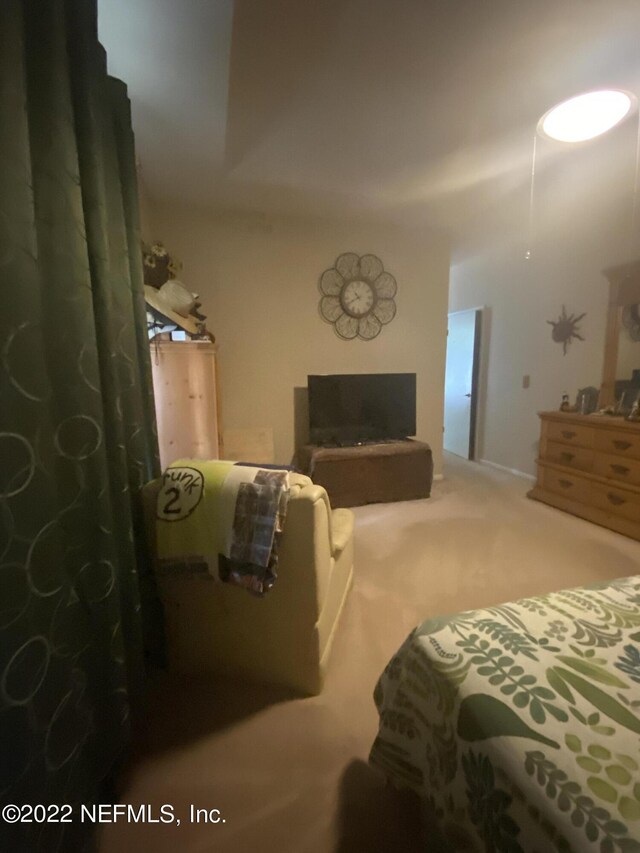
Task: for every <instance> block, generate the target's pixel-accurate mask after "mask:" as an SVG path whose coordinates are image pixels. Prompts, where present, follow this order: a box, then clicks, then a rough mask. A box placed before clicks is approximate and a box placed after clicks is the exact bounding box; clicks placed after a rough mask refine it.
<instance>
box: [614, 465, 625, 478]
mask: <svg viewBox="0 0 640 853" xmlns="http://www.w3.org/2000/svg"><path fill="white" fill-rule="evenodd" d="M609 467H610V468H611V470H612V471H613V473H614V474H621V475H622V476H623V477H626V476H627V474H628V473H629V469H628V468H627V466H626V465H610V466H609Z"/></svg>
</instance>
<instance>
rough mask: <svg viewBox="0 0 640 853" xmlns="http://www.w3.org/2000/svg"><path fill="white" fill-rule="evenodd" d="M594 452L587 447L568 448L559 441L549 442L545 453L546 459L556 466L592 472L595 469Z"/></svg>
mask: <svg viewBox="0 0 640 853" xmlns="http://www.w3.org/2000/svg"><path fill="white" fill-rule="evenodd" d="M593 456H594V453H593V450H588V449H587V448H586V447H567V445H566V444H560V442H558V441H548V442H547V447H546V449H545V452H544V458H545V459H546V460H548V461H549V462H555V464H556V465H567V466H568V467H569V468H577V469H578V470H579V471H591V470H592V469H593Z"/></svg>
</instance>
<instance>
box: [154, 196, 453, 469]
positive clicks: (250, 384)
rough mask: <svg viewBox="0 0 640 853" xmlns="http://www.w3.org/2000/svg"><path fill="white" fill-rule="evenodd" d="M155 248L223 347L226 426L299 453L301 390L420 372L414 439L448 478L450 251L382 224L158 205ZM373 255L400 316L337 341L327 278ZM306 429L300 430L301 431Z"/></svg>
mask: <svg viewBox="0 0 640 853" xmlns="http://www.w3.org/2000/svg"><path fill="white" fill-rule="evenodd" d="M152 214H153V221H154V224H155V227H156V233H155V235H154V238H155V239H159V240H162V241H164V243H165V245H166V246H167V248H168V249H169V251H171V252H174V253H175V254H176V255H177V256H178V257H179V258H180V260H182V262H183V272H182V278H183V280H184V282H185V284H186V285H187V286H188V287H189V288H190V289H191V290H193V291H195V292H197V293H199V294H200V297H201V301H202V303H203V311H204V313H206V314H207V315H208V326H209V328H210V329H211V331H213V333H214V334H215V336H216V341H217V343H218V345H219V366H220V383H221V389H222V414H223V426H224V428H231V429H246V428H264V427H272V428H273V431H274V439H275V456H276V460H277V461H279V462H288V461H289V460H290V458H291V456H292V453H293V450H294V389H295V388H300V387H306V380H307V374H311V373H367V372H372V373H375V372H404V371H407V372H415V373H417V382H418V413H417V414H418V438H420V439H422V440H424V441H427V442H429V444H430V445H431V447H432V448H433V452H434V461H435V469H436V473H437V472H439V471H440V470H441V458H442V421H443V410H442V407H443V385H444V358H445V337H446V314H447V296H448V276H449V249H448V245H447V243H446V241H445V240H444V239H443V238H441V237H437V236H429V235H427V234H424V233H422V232H417V231H416V232H415V233H411V232H407V231H403V230H399V229H398V228H397V227H393V226H389V225H386V224H385V225H383V224H380V223H373V224H372V223H365V222H355V221H316V220H312V219H306V220H305V219H287V218H282V217H273V218H272V217H266V216H261V215H256V216H249V215H239V214H232V213H229V214H217V215H211V214H206V213H202V212H200V211H196V210H192V209H178V208H176V207H175V206H170V207H162V206H158V205H155V206H154V208H153V211H152ZM346 251H354V252H357V253H358V254H365V253H367V252H372V253H374V254H376V255H378V256H379V257H380V258H381V260H382V261H383V263H384V265H385V269H387V270H388V271H389V272H391V273H392V274H393V275H394V276H395V277H396V279H397V281H398V295H397V298H396V304H397V315H396V318H395V319H394V320H393V322H392V323H391V324H390V325H388V326H386V327H383V329H382V331H381V333H380V335H379V336H378V337H377V338H376V339H375V340H373V341H361V340H354V341H342V340H340V339H339V338H338V337H337V336H336V334H335V333H334V331H333V327H332V326H330V325H328V324H327V323H325V322H323V321H322V320H321V318H320V316H319V313H318V302H319V292H318V288H317V284H318V279H319V276H320V275H321V273H322V272H323V271H324V270H325V269H327V268H328V267H331V266H333V263H334V261H335V259H336V257H337V256H338V255H339V254H341V253H342V252H346ZM298 432H299V430H298Z"/></svg>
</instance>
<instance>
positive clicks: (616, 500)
mask: <svg viewBox="0 0 640 853" xmlns="http://www.w3.org/2000/svg"><path fill="white" fill-rule="evenodd" d="M607 498H608V499H609V503H612V504H613V505H614V506H622V504H626V500H625V499H624V498H621V497H620V495H616V494H614V493H613V492H609V493H608V494H607Z"/></svg>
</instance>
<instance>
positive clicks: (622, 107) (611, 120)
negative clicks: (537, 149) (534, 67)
mask: <svg viewBox="0 0 640 853" xmlns="http://www.w3.org/2000/svg"><path fill="white" fill-rule="evenodd" d="M633 101H634V98H633V96H632V95H630V94H628V93H627V92H623V91H621V90H619V89H600V90H597V91H595V92H585V93H584V94H583V95H576V96H575V97H574V98H569V100H568V101H563V102H562V103H561V104H558V105H557V106H555V107H553V108H552V109H550V110H549V112H548V113H545V115H543V116H542V118H541V119H540V122H539V124H538V130H539V132H540V133H541V134H542V135H543V136H547V137H549V138H550V139H556V140H557V141H558V142H585V141H586V140H587V139H593V138H594V137H596V136H600V135H601V134H603V133H606V132H607V131H608V130H611V128H612V127H615V126H616V125H617V124H619V123H620V122H621V121H622V119H623V118H625V117H626V116H627V115H629V113H630V111H631V107H632V105H633Z"/></svg>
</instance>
